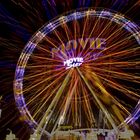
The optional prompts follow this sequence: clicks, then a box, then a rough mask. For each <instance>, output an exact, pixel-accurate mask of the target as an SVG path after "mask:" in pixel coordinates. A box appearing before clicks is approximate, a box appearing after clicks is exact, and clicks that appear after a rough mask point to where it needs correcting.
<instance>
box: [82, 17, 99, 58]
mask: <svg viewBox="0 0 140 140" xmlns="http://www.w3.org/2000/svg"><path fill="white" fill-rule="evenodd" d="M99 21H100V18H99V17H98V19H97V21H95V24H94V26H93V28H92V30H91V32H90V34H89V36H88V38H90V37H91V36H92V34H93V32H94V30H95V28H96V26H97V24H98V22H99ZM87 43H88V41H86V42H85V45H84V48H85V46H86V45H87ZM92 45H93V44H92ZM88 51H89V49H88V50H87V51H86V52H88ZM82 53H83V51H82V52H81V54H82ZM84 54H87V53H84ZM83 56H84V57H85V55H83Z"/></svg>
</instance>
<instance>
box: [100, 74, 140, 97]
mask: <svg viewBox="0 0 140 140" xmlns="http://www.w3.org/2000/svg"><path fill="white" fill-rule="evenodd" d="M98 76H99V77H100V78H101V79H103V80H105V81H106V82H107V83H106V84H108V85H109V86H111V87H112V88H114V89H117V90H118V91H121V93H124V94H125V95H126V96H128V97H130V98H132V99H138V98H140V95H139V94H138V93H135V92H133V91H131V90H129V89H128V87H124V86H123V85H120V84H118V83H116V81H111V80H109V79H107V78H105V77H104V75H101V74H100V73H98Z"/></svg>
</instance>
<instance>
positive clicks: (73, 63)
mask: <svg viewBox="0 0 140 140" xmlns="http://www.w3.org/2000/svg"><path fill="white" fill-rule="evenodd" d="M82 63H83V58H82V57H74V58H70V59H68V60H66V61H64V66H66V69H69V68H73V67H78V66H80V65H81V64H82Z"/></svg>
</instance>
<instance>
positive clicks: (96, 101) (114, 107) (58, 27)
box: [14, 9, 140, 135]
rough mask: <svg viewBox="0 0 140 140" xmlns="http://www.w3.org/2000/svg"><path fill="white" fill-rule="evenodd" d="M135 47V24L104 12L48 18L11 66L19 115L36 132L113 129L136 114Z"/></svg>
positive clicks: (138, 38)
mask: <svg viewBox="0 0 140 140" xmlns="http://www.w3.org/2000/svg"><path fill="white" fill-rule="evenodd" d="M139 45H140V33H139V28H138V26H137V25H136V24H134V23H133V22H131V21H130V20H128V19H126V18H125V17H124V16H123V15H121V14H117V13H115V12H112V11H109V10H94V9H86V10H85V9H84V10H79V11H73V12H71V13H67V14H65V15H62V16H60V17H57V18H56V19H53V20H52V21H50V22H49V23H47V24H46V25H44V26H43V27H42V28H41V29H40V30H38V31H37V32H36V33H35V34H34V36H33V37H32V38H31V39H30V41H29V42H28V43H27V45H26V46H25V48H24V49H23V51H22V53H21V55H20V58H19V61H18V64H17V68H16V72H15V80H14V93H15V100H16V103H17V107H18V108H19V111H20V113H21V115H22V119H23V120H25V121H26V122H27V123H28V124H29V125H30V126H31V127H32V128H33V129H34V130H37V131H38V132H39V133H41V135H49V134H50V135H52V134H55V133H56V131H57V130H60V129H61V128H62V129H64V127H66V126H67V127H69V129H70V130H71V132H77V131H80V132H83V131H84V130H87V131H90V130H93V131H96V132H98V131H99V130H103V129H104V130H106V131H108V130H113V132H114V133H118V131H119V130H120V129H122V127H127V124H131V123H133V122H135V120H136V119H137V118H138V117H139V116H138V114H139V110H140V108H139V99H140V94H139V90H140V88H139V87H140V73H139V69H140V61H139V56H140V46H139ZM130 103H131V105H130Z"/></svg>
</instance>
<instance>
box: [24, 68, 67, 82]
mask: <svg viewBox="0 0 140 140" xmlns="http://www.w3.org/2000/svg"><path fill="white" fill-rule="evenodd" d="M29 67H30V66H29ZM31 67H32V66H31ZM33 67H34V66H33ZM39 67H40V66H39ZM58 70H59V71H60V70H63V68H59V69H54V70H46V71H45V72H40V71H39V73H33V74H32V75H31V74H30V75H27V76H25V77H24V80H28V79H31V78H36V77H38V76H43V75H46V74H50V73H51V74H52V77H55V75H54V74H57V73H58ZM35 72H37V71H35ZM55 72H57V73H55ZM62 72H65V70H63V71H60V72H59V73H62Z"/></svg>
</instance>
